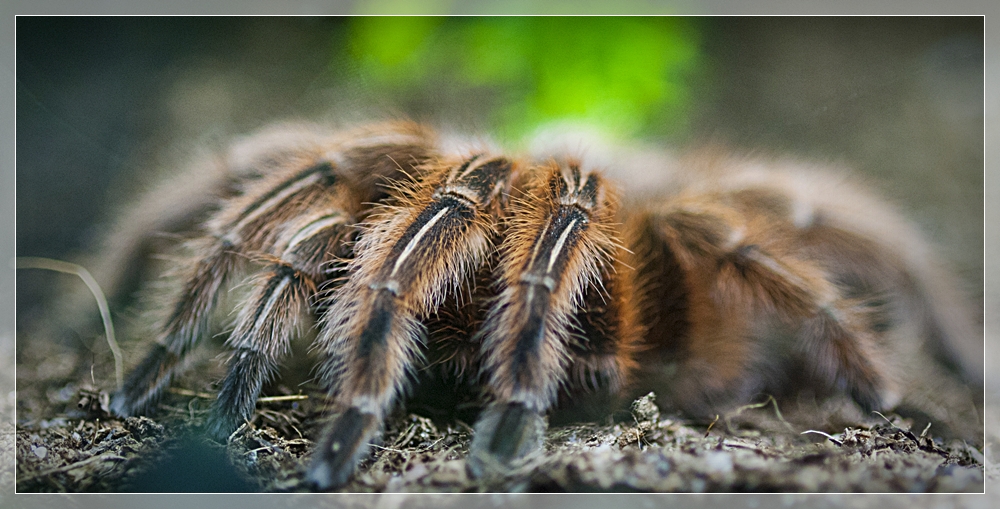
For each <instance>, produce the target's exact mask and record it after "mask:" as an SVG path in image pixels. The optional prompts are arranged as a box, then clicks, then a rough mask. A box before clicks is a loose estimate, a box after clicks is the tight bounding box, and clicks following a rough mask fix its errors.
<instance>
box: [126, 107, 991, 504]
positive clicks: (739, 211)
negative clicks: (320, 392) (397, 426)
mask: <svg viewBox="0 0 1000 509" xmlns="http://www.w3.org/2000/svg"><path fill="white" fill-rule="evenodd" d="M285 138H287V139H286V140H285V141H282V142H279V143H276V144H268V143H265V142H259V141H258V142H256V143H262V144H263V145H265V146H262V147H257V148H255V149H254V150H252V151H251V152H253V154H254V155H253V156H252V157H244V158H243V159H244V160H243V161H242V162H239V163H234V162H232V161H227V162H225V164H224V165H223V166H224V168H223V170H224V171H223V174H224V175H225V178H217V179H216V180H215V181H214V182H215V184H219V183H220V182H225V183H226V184H225V185H224V186H223V185H220V187H226V186H228V189H229V190H230V191H229V192H228V194H227V193H223V194H224V196H223V197H222V198H219V199H217V200H215V201H214V203H212V200H208V199H205V200H203V202H199V203H197V204H196V205H187V206H185V207H186V208H183V210H184V211H185V212H184V214H187V213H188V212H190V210H189V209H198V208H199V207H200V208H212V207H214V209H213V210H214V211H213V212H211V213H210V215H209V216H208V218H207V220H205V221H204V222H203V224H202V225H201V226H200V228H199V229H198V232H199V234H198V236H197V237H195V238H193V239H192V240H189V241H188V242H187V248H188V249H189V250H190V251H191V252H193V253H195V256H194V257H193V258H192V259H191V260H190V261H186V262H182V263H180V264H179V267H178V269H177V270H178V271H179V272H180V278H179V279H180V281H181V284H180V285H178V287H177V288H176V291H175V294H173V296H172V301H171V302H170V307H169V311H170V312H169V315H167V317H166V319H165V320H164V321H163V323H162V325H161V326H160V327H159V337H158V341H157V343H156V345H155V346H153V347H152V349H151V350H150V352H149V353H148V355H147V356H146V357H145V360H143V361H142V362H141V363H140V364H139V365H138V366H137V367H136V368H135V369H134V370H133V371H131V374H130V375H129V376H128V377H127V380H126V383H125V385H124V387H123V388H122V389H121V390H120V391H119V392H117V393H116V394H115V395H114V396H113V398H112V402H111V407H112V410H113V411H114V412H115V413H117V414H118V415H122V416H126V415H134V414H139V413H143V412H146V411H148V410H150V409H151V408H152V407H153V406H154V404H155V402H156V401H157V399H158V397H159V396H160V395H161V393H162V392H163V390H164V389H165V388H166V387H167V386H168V385H169V383H170V380H171V378H172V377H174V376H175V375H177V374H178V373H179V371H180V370H181V367H182V366H183V364H184V363H183V361H184V360H185V358H186V357H188V356H189V354H190V353H191V351H192V349H193V348H194V347H195V346H196V345H197V344H198V343H199V341H201V340H202V339H204V338H205V337H208V336H210V335H211V330H210V328H211V326H210V317H211V316H212V314H213V311H214V310H215V309H216V308H217V307H218V306H220V305H221V304H220V298H221V297H222V296H223V295H224V294H227V293H228V292H229V290H230V288H231V287H232V286H233V285H234V284H235V283H241V282H243V283H245V284H246V286H248V287H249V290H248V291H249V297H248V298H247V299H246V300H245V302H242V303H241V304H239V305H237V315H236V318H235V324H234V325H233V327H232V330H231V332H230V333H229V334H228V339H227V340H226V345H227V346H228V348H229V349H230V350H231V355H230V356H229V359H228V374H227V375H226V377H225V379H224V380H223V381H222V383H221V390H220V391H219V394H218V398H217V400H216V402H215V403H214V407H213V410H212V413H211V418H210V421H209V430H210V432H211V433H212V434H213V435H214V436H216V437H223V438H224V437H226V436H228V435H230V434H231V433H232V432H233V431H234V430H235V429H236V428H237V427H238V426H239V425H240V424H241V423H243V422H244V420H245V419H247V418H248V417H249V416H250V415H251V414H252V412H253V410H254V407H255V403H256V400H257V397H258V395H259V393H260V391H261V388H262V386H263V385H264V384H265V383H267V382H268V381H269V380H270V379H271V378H272V377H273V376H274V374H275V373H276V370H277V367H278V365H279V362H280V361H281V360H282V358H283V357H284V356H286V355H287V354H288V353H289V351H290V350H289V349H290V347H289V344H290V341H291V340H292V339H293V338H295V337H297V336H299V335H301V334H303V333H304V331H305V329H306V328H307V327H309V326H311V324H312V323H315V324H316V326H317V328H318V334H317V336H316V339H315V341H314V351H315V352H317V354H318V357H319V361H318V362H319V365H318V370H317V374H318V379H319V380H320V381H321V382H322V383H323V384H324V387H325V389H326V390H327V391H328V394H329V397H330V398H331V401H332V406H333V408H331V410H330V414H331V415H332V416H333V417H332V418H331V420H330V423H329V424H328V426H327V427H326V429H325V431H324V432H323V434H322V436H321V437H320V439H319V440H318V442H317V445H316V449H315V451H314V452H313V459H312V467H311V469H310V471H309V478H310V479H311V481H312V482H314V483H315V485H316V486H317V487H319V488H321V489H327V488H330V487H335V486H338V485H341V484H343V483H345V482H346V481H347V480H348V478H349V477H350V475H351V474H352V472H353V471H354V468H355V465H356V464H357V463H358V462H359V461H360V460H361V459H362V458H363V457H364V455H366V454H367V452H368V448H369V447H368V446H369V443H370V442H372V441H373V440H376V439H377V438H378V436H379V434H380V431H381V428H382V426H383V421H384V420H385V417H386V415H387V412H389V411H390V409H391V408H393V406H394V405H396V404H398V403H399V402H400V401H401V399H402V398H403V397H404V389H405V388H406V387H407V384H408V383H409V382H408V381H409V380H412V379H413V376H412V375H413V373H414V371H415V370H416V369H417V368H418V367H420V366H423V365H426V364H429V363H440V364H442V365H443V366H445V367H446V368H448V371H449V372H450V373H452V374H453V375H454V376H455V377H456V378H464V379H467V380H472V381H473V382H474V383H477V384H479V386H480V387H481V389H482V404H483V410H482V411H481V413H480V414H479V418H478V421H477V422H476V424H475V426H474V438H473V442H472V444H471V447H470V456H469V462H468V465H469V470H470V472H471V473H472V474H473V475H486V474H490V473H493V472H502V471H504V470H505V469H509V468H511V467H512V466H514V465H517V464H520V462H522V461H524V460H525V458H528V457H531V455H532V453H533V452H535V451H537V450H539V449H540V448H541V440H542V437H543V433H544V429H545V426H546V424H545V420H544V416H545V415H546V413H547V412H549V411H550V410H551V409H552V408H553V407H554V406H555V405H556V404H557V403H558V402H559V401H560V398H561V397H562V399H563V400H564V401H566V400H573V399H575V398H576V396H578V395H583V396H586V395H588V394H593V393H598V392H600V393H605V394H610V395H625V394H631V393H633V392H634V391H649V390H650V389H655V390H656V391H657V393H658V394H659V395H660V398H661V401H662V402H663V403H664V404H669V405H671V406H673V407H675V408H678V409H680V410H681V411H683V412H685V413H687V414H690V415H709V414H711V413H713V412H716V411H718V410H719V409H721V408H726V407H730V406H732V405H735V404H740V403H744V402H746V401H747V400H748V399H750V398H751V397H752V396H754V395H755V394H758V393H761V392H766V393H770V394H776V395H789V394H792V393H795V392H798V391H800V390H803V389H805V388H808V389H809V390H811V391H814V392H815V393H817V394H821V395H823V394H826V395H829V394H845V395H847V396H848V397H849V398H850V399H851V400H853V401H854V402H855V403H856V404H857V405H859V406H860V408H862V409H865V410H873V409H885V408H892V407H893V406H895V405H896V404H897V403H899V402H900V401H905V400H906V398H907V394H908V389H909V385H908V384H909V383H910V382H911V381H912V378H913V377H912V376H910V374H909V373H908V372H907V369H908V367H910V366H912V365H913V364H912V362H911V359H913V358H915V357H916V356H918V354H917V353H914V352H917V351H931V352H932V353H933V354H934V355H936V356H937V358H939V359H943V360H944V361H945V363H946V364H949V365H950V366H951V367H952V368H953V370H954V371H958V372H964V373H965V374H966V376H971V377H972V378H973V379H974V378H975V377H976V376H977V369H981V368H977V367H976V364H977V363H981V358H979V359H978V360H977V358H976V352H975V348H973V349H972V351H973V353H972V354H971V355H970V354H968V353H967V351H968V348H965V349H963V348H964V347H963V346H962V345H963V344H964V345H969V344H972V345H975V344H976V343H977V341H980V338H977V335H976V333H975V332H974V329H973V327H972V325H971V323H972V322H971V321H970V320H969V319H968V318H967V317H966V316H965V314H964V313H965V311H964V308H963V307H962V306H961V304H959V302H960V299H957V297H955V293H954V292H953V291H952V290H950V287H949V285H948V284H947V278H945V277H944V276H942V274H941V272H940V271H938V270H937V269H935V268H934V266H933V263H932V262H931V260H930V255H929V254H928V253H927V248H926V246H925V244H924V242H923V241H921V239H920V238H919V236H917V235H916V234H915V233H914V232H913V229H912V228H911V227H910V226H909V225H908V224H907V223H906V222H905V221H903V220H902V219H900V218H899V217H898V215H897V214H895V213H894V212H893V211H892V210H891V209H890V208H889V207H888V206H886V205H884V203H883V202H882V201H880V200H878V199H876V198H874V197H872V196H871V195H870V194H868V193H867V192H865V191H864V190H863V189H861V188H859V187H857V186H854V185H852V184H850V183H849V182H847V181H845V180H843V179H840V178H838V177H836V176H831V175H830V174H824V173H820V172H815V171H810V170H807V169H802V168H801V167H798V166H796V167H789V166H788V165H785V164H783V163H772V164H771V165H768V164H764V163H762V162H758V161H753V160H742V159H734V158H727V157H724V156H721V155H718V154H716V155H714V156H709V157H700V158H694V159H692V160H690V161H687V162H682V163H681V164H680V165H679V166H680V167H681V168H682V170H683V172H684V173H683V174H682V175H679V176H678V177H677V179H676V181H675V182H673V183H672V185H671V186H669V188H667V189H665V190H662V192H658V193H657V194H656V196H653V197H646V198H638V199H637V198H633V197H629V196H625V197H622V196H620V193H619V192H618V190H617V187H616V185H615V184H614V183H613V182H612V181H611V180H610V179H609V178H607V177H605V176H604V174H602V172H601V168H600V167H598V166H597V165H592V164H588V163H587V160H586V159H585V158H583V157H578V158H574V157H572V156H573V155H574V154H572V153H570V154H569V155H566V153H554V154H551V155H552V156H554V157H537V158H532V157H508V156H506V155H503V154H502V153H500V152H499V151H497V150H496V149H494V148H492V147H491V146H489V145H488V144H485V143H470V142H458V141H456V140H454V139H450V138H445V139H439V137H438V135H436V134H435V133H433V132H432V131H431V130H430V129H428V128H426V127H422V126H419V125H415V124H411V123H405V122H397V123H389V124H378V125H372V126H368V127H363V128H359V129H354V130H348V131H343V132H340V133H337V134H333V135H330V136H319V135H315V134H310V135H303V136H302V137H299V138H295V136H286V137H285ZM289 140H294V141H289ZM272 141H273V140H272ZM251 144H253V143H251ZM576 155H580V154H576ZM634 171H636V172H641V171H658V169H657V168H634ZM227 179H228V180H227ZM177 214H178V215H180V213H177ZM245 274H249V275H248V276H245ZM980 348H981V344H980ZM963 352H966V353H963ZM970 373H971V375H969V374H970ZM978 376H981V371H980V372H979V373H978ZM561 395H562V396H561ZM567 395H569V396H567Z"/></svg>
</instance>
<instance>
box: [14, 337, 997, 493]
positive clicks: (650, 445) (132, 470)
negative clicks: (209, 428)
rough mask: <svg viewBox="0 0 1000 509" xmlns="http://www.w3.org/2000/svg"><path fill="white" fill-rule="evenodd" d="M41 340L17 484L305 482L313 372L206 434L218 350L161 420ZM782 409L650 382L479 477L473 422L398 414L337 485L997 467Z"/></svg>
mask: <svg viewBox="0 0 1000 509" xmlns="http://www.w3.org/2000/svg"><path fill="white" fill-rule="evenodd" d="M36 344H37V345H38V347H37V348H32V349H28V350H26V351H25V352H24V353H23V354H22V358H21V359H20V361H19V365H18V389H19V392H18V397H17V408H18V422H17V426H16V448H15V451H16V459H17V467H16V488H17V491H18V492H22V493H25V492H69V493H74V492H175V491H185V492H223V491H246V492H256V491H266V492H302V491H308V489H309V487H308V486H307V485H305V483H304V482H303V478H304V472H305V468H306V467H307V466H308V460H309V454H310V451H311V450H312V445H313V438H314V437H315V432H316V429H317V427H318V424H317V423H319V422H321V421H322V418H321V416H322V406H323V405H322V404H321V403H320V402H319V399H320V395H319V394H318V393H315V392H312V388H311V387H308V386H306V387H305V388H306V390H304V391H303V392H302V393H301V394H291V393H290V392H291V391H288V390H287V389H285V388H284V387H283V386H280V385H279V386H277V389H276V390H277V391H279V392H286V393H287V394H280V393H279V394H276V395H269V397H265V398H263V399H262V401H261V402H260V403H259V404H258V407H257V412H256V413H255V415H254V417H253V419H252V420H251V421H250V422H249V424H248V425H245V426H243V427H242V428H240V429H239V430H237V431H236V432H235V433H233V434H232V436H230V437H229V440H228V441H227V442H226V443H220V442H215V441H212V440H209V439H207V438H204V437H203V436H201V435H200V434H199V429H200V428H199V427H200V426H201V425H202V424H203V422H204V420H205V417H206V415H207V413H208V409H209V405H210V403H211V400H212V398H213V393H212V390H213V389H212V383H213V382H212V381H213V379H214V378H213V369H212V365H213V364H216V363H217V362H216V360H213V359H211V358H209V359H205V360H203V361H201V366H202V368H204V369H202V368H197V369H194V370H192V372H193V373H192V374H191V375H189V376H186V377H184V378H183V379H182V380H181V381H180V382H177V383H174V384H173V387H172V388H171V389H170V392H169V394H168V397H167V398H165V401H164V402H163V403H162V404H161V405H160V407H159V411H158V412H157V414H156V417H155V419H151V418H147V417H138V418H128V419H124V420H122V419H117V418H114V417H112V416H110V415H109V414H108V413H107V392H103V391H99V390H96V389H94V388H93V386H91V385H90V384H89V381H90V376H91V375H92V370H93V369H94V367H93V365H89V366H88V364H89V363H88V362H87V359H86V358H82V357H81V356H79V355H77V354H75V353H73V352H71V351H66V350H65V347H60V346H59V345H55V344H48V346H45V342H38V343H36ZM84 357H87V356H84ZM776 408H777V407H776V405H774V404H773V403H772V402H770V401H766V402H764V404H761V405H756V406H754V407H745V408H742V409H737V410H735V411H733V412H731V413H730V414H728V415H723V416H720V418H719V419H718V420H717V421H715V422H712V423H698V422H686V421H684V420H683V419H681V418H680V417H679V416H676V415H668V414H664V413H661V412H660V410H659V409H658V408H657V407H656V405H655V404H654V403H653V401H652V397H651V396H646V397H644V398H640V399H639V400H637V401H635V402H634V403H633V404H632V405H631V410H630V412H627V413H626V415H625V416H624V417H621V416H619V417H618V418H617V419H612V416H611V415H610V414H609V415H608V418H607V420H606V421H605V422H603V423H583V424H574V425H563V426H552V427H550V429H549V430H548V433H547V435H546V440H545V452H544V454H539V455H538V456H537V457H535V458H533V459H532V461H531V462H530V463H529V464H527V465H525V466H524V467H523V468H520V469H518V470H516V471H513V472H510V473H509V474H508V475H506V476H503V477H499V478H492V479H478V480H477V479H472V478H470V477H469V476H468V475H467V473H466V470H465V457H466V455H467V451H468V445H469V440H470V437H471V429H470V427H469V425H468V424H466V423H465V422H462V421H461V420H452V421H450V422H449V421H447V420H445V421H444V422H442V421H441V420H440V419H439V420H438V421H437V422H435V421H433V420H431V419H430V418H427V417H422V416H419V415H416V414H407V413H400V414H399V415H397V416H395V417H394V418H392V419H390V420H389V422H388V425H387V431H386V433H385V437H384V440H383V442H382V444H381V445H379V446H376V447H375V450H374V454H373V455H372V457H371V458H370V459H369V460H367V461H365V462H364V463H363V464H362V465H361V467H360V469H359V471H358V473H357V474H356V475H355V476H354V478H353V480H352V481H351V482H350V484H348V485H347V486H345V487H344V488H343V489H342V490H341V491H345V492H484V491H486V492H510V491H513V492H522V491H527V492H868V493H878V492H882V493H886V492H891V493H914V492H948V493H956V492H980V493H981V492H983V491H984V486H985V484H984V482H985V479H986V478H987V477H989V476H990V475H991V474H990V473H989V472H988V471H987V469H986V460H985V458H984V452H983V449H982V448H976V447H974V446H972V445H968V444H965V443H963V442H958V441H952V442H945V441H943V440H941V439H937V438H935V437H934V429H933V425H932V426H931V427H930V428H929V429H923V430H921V429H912V428H911V423H910V422H909V421H907V420H905V419H901V418H899V417H897V416H894V415H886V416H884V417H882V416H874V417H873V418H872V419H871V420H867V421H864V420H863V421H861V422H859V423H857V425H855V426H852V427H846V428H826V433H829V435H825V434H824V433H823V432H820V430H815V431H816V432H813V433H803V432H805V431H807V430H806V429H804V428H799V427H796V425H795V424H794V416H785V415H783V414H781V413H780V411H778V410H777V409H776ZM831 426H833V424H831ZM837 429H839V430H840V431H839V432H838V431H837ZM992 475H993V476H994V477H995V476H996V473H993V474H992Z"/></svg>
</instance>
